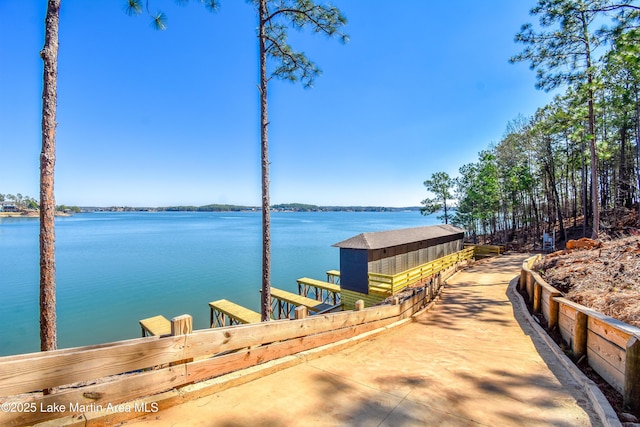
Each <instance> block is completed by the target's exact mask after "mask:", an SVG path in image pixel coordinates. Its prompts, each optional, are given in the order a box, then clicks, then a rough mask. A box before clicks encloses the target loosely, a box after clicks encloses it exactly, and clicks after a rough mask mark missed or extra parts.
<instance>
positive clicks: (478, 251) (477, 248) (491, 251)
mask: <svg viewBox="0 0 640 427" xmlns="http://www.w3.org/2000/svg"><path fill="white" fill-rule="evenodd" d="M464 247H465V249H466V248H473V254H474V256H475V257H476V258H483V257H490V256H500V255H502V254H503V253H504V251H505V248H506V247H505V245H472V244H469V243H467V244H465V245H464Z"/></svg>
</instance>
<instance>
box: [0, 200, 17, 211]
mask: <svg viewBox="0 0 640 427" xmlns="http://www.w3.org/2000/svg"><path fill="white" fill-rule="evenodd" d="M0 212H18V208H17V207H16V205H15V204H14V203H7V202H3V203H0Z"/></svg>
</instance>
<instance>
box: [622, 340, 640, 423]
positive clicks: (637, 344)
mask: <svg viewBox="0 0 640 427" xmlns="http://www.w3.org/2000/svg"><path fill="white" fill-rule="evenodd" d="M626 348H627V351H626V361H625V380H624V393H623V396H624V405H625V406H627V407H628V408H631V410H632V411H638V410H640V334H639V335H637V336H632V337H631V338H629V341H627V345H626Z"/></svg>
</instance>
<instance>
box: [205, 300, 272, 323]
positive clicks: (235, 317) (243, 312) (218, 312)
mask: <svg viewBox="0 0 640 427" xmlns="http://www.w3.org/2000/svg"><path fill="white" fill-rule="evenodd" d="M209 307H210V309H211V314H210V322H209V324H210V325H211V327H212V328H218V327H222V326H227V320H228V321H229V323H228V326H231V325H241V324H246V323H260V321H261V320H262V317H261V315H260V313H258V312H255V311H253V310H250V309H248V308H246V307H243V306H241V305H238V304H236V303H234V302H231V301H229V300H226V299H219V300H217V301H211V302H210V303H209Z"/></svg>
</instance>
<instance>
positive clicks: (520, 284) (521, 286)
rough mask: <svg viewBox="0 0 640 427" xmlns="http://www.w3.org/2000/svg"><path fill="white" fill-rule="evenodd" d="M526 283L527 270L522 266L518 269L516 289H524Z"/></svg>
mask: <svg viewBox="0 0 640 427" xmlns="http://www.w3.org/2000/svg"><path fill="white" fill-rule="evenodd" d="M526 284H527V271H526V270H525V269H524V268H522V269H521V270H520V280H519V281H518V290H520V291H522V290H524V288H525V286H526Z"/></svg>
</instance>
